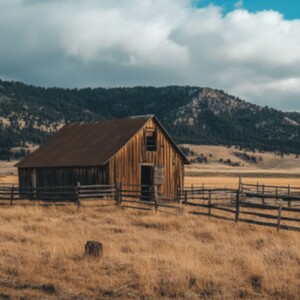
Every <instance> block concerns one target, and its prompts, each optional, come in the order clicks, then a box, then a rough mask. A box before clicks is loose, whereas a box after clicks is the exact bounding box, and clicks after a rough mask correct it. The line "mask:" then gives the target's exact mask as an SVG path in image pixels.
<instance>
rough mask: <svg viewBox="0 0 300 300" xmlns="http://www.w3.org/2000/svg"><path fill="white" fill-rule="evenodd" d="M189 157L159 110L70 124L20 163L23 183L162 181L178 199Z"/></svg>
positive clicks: (165, 192) (161, 186)
mask: <svg viewBox="0 0 300 300" xmlns="http://www.w3.org/2000/svg"><path fill="white" fill-rule="evenodd" d="M185 163H188V160H187V158H186V157H185V155H184V154H183V153H182V151H181V150H180V149H179V147H178V146H177V145H176V143H175V142H174V141H173V140H172V138H171V137H170V135H169V134H168V133H167V132H166V130H165V129H164V127H163V126H162V124H161V123H160V122H159V120H158V119H157V118H156V117H155V116H154V115H146V116H136V117H129V118H124V119H116V120H103V121H96V122H89V123H74V124H68V125H65V126H64V127H63V128H62V129H61V130H60V131H59V132H58V133H57V134H56V135H55V136H53V137H52V138H51V139H50V140H49V141H48V142H47V143H45V144H44V145H42V146H41V147H40V148H39V149H37V150H36V151H34V152H33V153H32V154H30V155H29V156H28V157H26V158H24V159H23V160H22V161H20V162H19V163H18V164H17V165H16V166H17V167H18V174H19V186H20V187H21V188H29V187H34V188H35V187H56V186H75V185H76V184H77V183H78V182H80V184H81V185H93V184H116V183H121V184H123V185H146V186H152V185H153V184H154V183H155V184H158V190H159V193H160V194H161V195H163V196H165V197H168V198H175V197H176V196H177V191H178V189H179V188H183V184H184V164H185Z"/></svg>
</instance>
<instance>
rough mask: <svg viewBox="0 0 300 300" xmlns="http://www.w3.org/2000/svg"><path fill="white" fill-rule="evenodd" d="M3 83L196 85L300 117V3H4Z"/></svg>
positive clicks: (0, 35) (0, 9) (0, 11)
mask: <svg viewBox="0 0 300 300" xmlns="http://www.w3.org/2000/svg"><path fill="white" fill-rule="evenodd" d="M0 78H1V79H2V80H18V81H22V82H25V83H28V84H32V85H38V86H44V87H51V86H58V87H69V88H74V87H77V88H81V87H119V86H139V85H143V86H149V85H152V86H166V85H193V86H201V87H211V88H217V89H222V90H224V91H226V92H228V93H230V94H233V95H235V96H238V97H240V98H242V99H244V100H247V101H250V102H252V103H256V104H258V105H262V106H264V105H268V106H271V107H275V108H278V109H282V110H285V111H300V1H299V0H298V1H296V0H286V1H284V0H236V1H229V0H228V1H222V0H215V1H210V0H198V1H197V0H85V1H81V0H0Z"/></svg>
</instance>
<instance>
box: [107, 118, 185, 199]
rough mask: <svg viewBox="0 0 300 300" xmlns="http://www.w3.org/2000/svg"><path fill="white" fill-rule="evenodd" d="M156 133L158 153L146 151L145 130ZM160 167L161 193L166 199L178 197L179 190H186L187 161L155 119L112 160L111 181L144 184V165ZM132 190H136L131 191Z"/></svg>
mask: <svg viewBox="0 0 300 300" xmlns="http://www.w3.org/2000/svg"><path fill="white" fill-rule="evenodd" d="M147 128H155V130H156V131H157V149H156V151H146V143H145V136H146V129H147ZM143 164H150V165H153V166H155V165H160V166H163V167H164V183H163V184H162V185H161V186H160V187H159V192H160V193H161V194H162V195H164V196H165V197H170V198H176V196H177V191H178V189H179V188H183V182H184V161H183V158H182V157H181V156H180V154H179V153H178V151H177V150H176V148H175V147H174V146H173V145H172V144H171V143H170V140H169V138H168V137H167V136H166V134H165V133H164V132H163V131H162V130H161V128H160V126H159V125H158V124H157V123H156V122H155V120H153V119H151V120H149V121H148V122H147V123H146V125H145V126H144V128H143V129H142V130H140V131H139V132H138V133H137V134H136V135H135V136H134V137H133V138H132V139H131V140H130V141H129V142H128V144H127V145H126V146H125V147H123V148H122V149H121V150H120V151H119V152H118V153H117V154H116V155H115V156H114V157H113V158H112V159H111V161H110V168H109V174H110V182H111V183H112V184H113V183H116V182H121V183H123V184H131V185H140V184H141V165H143ZM132 189H133V188H132Z"/></svg>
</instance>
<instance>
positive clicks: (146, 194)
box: [141, 166, 153, 201]
mask: <svg viewBox="0 0 300 300" xmlns="http://www.w3.org/2000/svg"><path fill="white" fill-rule="evenodd" d="M141 185H142V187H141V200H148V201H150V200H151V187H152V186H153V167H152V166H141Z"/></svg>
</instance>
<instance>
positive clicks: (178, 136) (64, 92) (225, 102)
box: [0, 80, 300, 159]
mask: <svg viewBox="0 0 300 300" xmlns="http://www.w3.org/2000/svg"><path fill="white" fill-rule="evenodd" d="M143 114H155V115H156V116H157V117H158V118H159V119H160V121H161V122H162V123H163V125H164V126H165V127H166V128H167V130H168V131H169V132H170V133H171V134H172V136H173V137H174V139H175V140H176V141H177V142H178V143H190V144H211V145H218V144H223V145H240V146H242V147H247V148H251V149H254V148H258V149H261V150H270V151H281V152H294V153H300V135H299V133H300V114H299V113H286V112H281V111H279V110H276V109H272V108H269V107H260V106H257V105H254V104H251V103H248V102H245V101H243V100H241V99H239V98H237V97H234V96H231V95H228V94H227V93H225V92H224V91H221V90H214V89H211V88H201V87H193V86H167V87H159V88H156V87H133V88H95V89H92V88H84V89H62V88H41V87H34V86H31V85H26V84H23V83H20V82H12V81H2V80H0V159H9V158H10V157H12V156H15V157H18V156H22V155H24V154H26V152H27V147H28V145H29V144H40V143H42V142H44V141H45V139H46V138H48V137H49V136H50V135H52V134H53V133H54V132H55V131H57V130H58V129H59V128H60V127H61V126H62V125H63V124H64V123H67V122H77V121H91V120H99V119H108V118H121V117H126V116H131V115H143Z"/></svg>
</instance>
